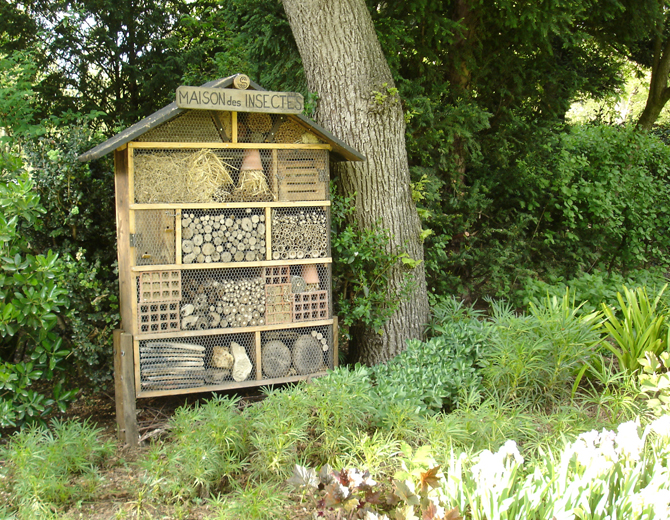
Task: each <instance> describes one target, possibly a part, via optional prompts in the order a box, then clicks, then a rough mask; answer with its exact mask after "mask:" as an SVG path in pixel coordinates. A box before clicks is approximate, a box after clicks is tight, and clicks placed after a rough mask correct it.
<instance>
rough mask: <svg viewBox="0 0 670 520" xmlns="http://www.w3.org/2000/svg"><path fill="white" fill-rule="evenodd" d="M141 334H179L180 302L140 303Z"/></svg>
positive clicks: (138, 310)
mask: <svg viewBox="0 0 670 520" xmlns="http://www.w3.org/2000/svg"><path fill="white" fill-rule="evenodd" d="M137 317H138V320H139V327H140V333H147V334H149V333H152V332H177V331H178V330H179V302H153V303H140V304H139V305H138V308H137Z"/></svg>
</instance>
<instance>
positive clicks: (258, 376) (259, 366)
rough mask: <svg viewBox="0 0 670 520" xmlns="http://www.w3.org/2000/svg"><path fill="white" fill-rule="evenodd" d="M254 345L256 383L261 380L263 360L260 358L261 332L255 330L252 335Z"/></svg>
mask: <svg viewBox="0 0 670 520" xmlns="http://www.w3.org/2000/svg"><path fill="white" fill-rule="evenodd" d="M254 343H255V346H256V381H260V380H261V379H263V369H262V365H263V359H262V357H261V331H260V330H257V331H256V333H255V334H254Z"/></svg>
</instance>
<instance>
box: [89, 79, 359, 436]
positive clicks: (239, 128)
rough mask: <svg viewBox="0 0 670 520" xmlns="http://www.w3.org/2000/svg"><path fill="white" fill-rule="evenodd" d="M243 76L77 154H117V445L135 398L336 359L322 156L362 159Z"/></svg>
mask: <svg viewBox="0 0 670 520" xmlns="http://www.w3.org/2000/svg"><path fill="white" fill-rule="evenodd" d="M302 110H303V98H302V96H301V95H300V94H296V93H290V92H268V91H265V90H263V89H262V88H261V87H260V86H259V85H257V84H255V83H253V82H251V81H250V80H249V78H248V77H246V76H244V75H236V76H233V77H230V78H226V79H221V80H217V81H213V82H210V83H207V84H205V85H203V86H202V87H179V89H177V94H176V101H175V102H174V103H171V104H170V105H168V106H166V107H165V108H163V109H162V110H159V111H158V112H156V113H154V114H153V115H151V116H149V117H147V118H146V119H144V120H142V121H140V122H139V123H137V124H135V125H133V126H131V127H130V128H128V129H126V130H125V131H123V132H121V133H120V134H118V135H116V136H114V137H113V138H111V139H109V140H108V141H106V142H104V143H102V144H101V145H99V146H97V147H96V148H93V149H92V150H90V151H88V152H87V153H85V154H84V155H82V156H81V157H80V158H79V160H81V161H89V160H93V159H96V158H98V157H101V156H103V155H105V154H107V153H109V152H111V151H114V162H115V185H116V223H117V240H118V258H119V286H120V311H121V324H122V325H121V326H122V330H119V331H116V333H115V337H114V340H115V341H114V372H115V386H116V403H117V404H116V406H117V422H118V424H119V436H120V438H121V439H125V441H126V442H127V443H129V444H131V445H132V444H136V443H137V439H138V431H137V423H136V418H135V400H136V398H142V397H154V396H165V395H170V394H184V393H190V392H203V391H214V390H230V389H235V388H241V387H249V386H257V385H266V384H273V383H285V382H291V381H298V380H301V379H305V378H307V377H309V376H314V375H319V374H322V373H324V372H325V371H326V370H327V369H328V368H333V367H334V366H335V365H336V364H337V319H336V317H335V316H333V311H332V301H333V297H332V293H331V285H332V284H331V262H332V260H331V251H330V213H329V209H330V201H329V161H330V160H353V161H358V160H363V159H364V158H363V157H362V156H361V155H360V154H359V153H358V152H357V151H355V150H353V149H352V148H351V147H349V146H347V145H346V144H345V143H343V142H341V141H340V140H338V139H337V138H335V137H334V136H333V135H331V134H330V133H329V132H327V131H326V130H324V129H323V128H321V127H320V126H318V125H316V124H315V123H314V122H312V121H310V120H309V119H307V118H306V117H304V116H302V115H301V112H302Z"/></svg>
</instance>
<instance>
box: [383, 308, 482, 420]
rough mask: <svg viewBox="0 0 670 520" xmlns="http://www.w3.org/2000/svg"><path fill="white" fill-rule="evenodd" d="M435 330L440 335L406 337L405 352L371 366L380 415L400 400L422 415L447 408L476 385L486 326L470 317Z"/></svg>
mask: <svg viewBox="0 0 670 520" xmlns="http://www.w3.org/2000/svg"><path fill="white" fill-rule="evenodd" d="M439 329H440V333H441V336H439V337H436V338H432V339H430V340H428V341H426V342H422V341H418V340H410V341H408V342H407V349H406V350H405V351H404V352H402V353H401V354H399V355H398V356H396V357H395V358H393V359H391V360H390V361H389V362H388V363H386V364H384V365H377V366H375V367H374V368H373V369H372V370H373V375H374V378H375V383H376V387H375V389H376V391H377V393H378V394H379V400H380V409H379V410H378V412H379V414H380V415H381V416H382V417H384V416H385V415H388V414H389V413H393V412H392V408H389V407H390V406H391V404H392V403H399V402H403V403H405V405H406V406H409V405H411V406H412V407H414V409H415V411H416V412H420V413H422V414H425V413H435V412H439V411H440V410H442V409H446V410H451V409H453V408H454V407H455V406H456V405H457V403H458V401H459V398H460V396H461V394H462V392H463V391H465V390H467V389H473V388H474V389H476V388H478V387H479V386H480V381H481V377H480V375H479V373H478V368H479V362H480V358H481V356H482V355H483V351H484V349H485V346H486V343H487V341H488V337H489V333H490V328H489V327H488V326H487V325H486V324H485V323H482V322H479V321H478V320H475V319H471V320H464V321H451V322H445V323H443V324H442V325H441V326H440V327H439Z"/></svg>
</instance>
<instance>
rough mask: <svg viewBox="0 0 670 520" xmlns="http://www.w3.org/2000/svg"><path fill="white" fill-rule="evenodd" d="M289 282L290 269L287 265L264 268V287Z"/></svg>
mask: <svg viewBox="0 0 670 520" xmlns="http://www.w3.org/2000/svg"><path fill="white" fill-rule="evenodd" d="M290 282H291V268H290V267H289V266H287V265H282V266H278V267H266V268H265V283H266V285H279V284H287V283H290Z"/></svg>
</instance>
